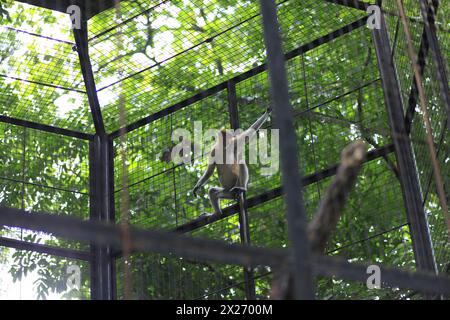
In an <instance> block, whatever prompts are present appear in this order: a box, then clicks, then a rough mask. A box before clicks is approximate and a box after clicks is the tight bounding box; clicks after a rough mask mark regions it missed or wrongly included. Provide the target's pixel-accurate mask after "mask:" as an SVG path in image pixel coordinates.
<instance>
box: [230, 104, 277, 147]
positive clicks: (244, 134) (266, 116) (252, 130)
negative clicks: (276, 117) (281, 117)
mask: <svg viewBox="0 0 450 320" xmlns="http://www.w3.org/2000/svg"><path fill="white" fill-rule="evenodd" d="M271 111H272V109H270V108H269V109H267V111H266V112H265V113H264V114H263V115H262V116H261V117H260V118H259V119H258V120H256V122H255V123H254V124H252V125H251V127H250V128H248V129H247V130H245V131H244V132H242V133H241V134H239V135H238V136H237V138H236V139H237V141H238V142H242V140H243V139H245V138H246V137H248V138H249V139H250V138H251V137H253V135H255V134H256V132H258V130H259V129H261V127H262V125H263V124H264V123H265V122H266V121H267V119H269V115H270V112H271Z"/></svg>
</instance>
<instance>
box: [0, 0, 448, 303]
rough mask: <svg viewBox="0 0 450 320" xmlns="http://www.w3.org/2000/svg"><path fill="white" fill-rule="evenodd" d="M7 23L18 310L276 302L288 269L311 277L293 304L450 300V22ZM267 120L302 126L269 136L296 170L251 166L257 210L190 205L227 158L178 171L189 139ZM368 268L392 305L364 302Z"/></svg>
mask: <svg viewBox="0 0 450 320" xmlns="http://www.w3.org/2000/svg"><path fill="white" fill-rule="evenodd" d="M377 8H381V11H380V14H378V11H377V10H376V9H377ZM0 9H1V14H0V22H1V23H0V88H1V91H0V248H1V249H0V260H1V262H2V263H1V266H2V267H1V270H2V271H3V272H2V274H3V275H2V276H0V283H3V285H2V286H3V287H4V288H5V289H0V298H11V297H12V298H38V299H45V298H54V299H58V298H68V299H105V300H108V299H111V300H112V299H189V300H190V299H249V300H254V299H260V300H264V299H270V298H274V293H273V291H274V288H275V287H277V286H280V283H282V282H283V281H282V279H281V280H280V274H283V270H285V269H283V268H287V269H289V270H290V271H289V272H288V273H289V274H291V278H289V279H288V282H290V283H293V284H298V283H302V285H298V286H296V285H292V286H293V287H294V289H289V290H292V291H293V293H292V294H293V296H294V297H295V298H311V297H315V298H317V299H420V298H423V297H428V298H430V297H434V298H436V297H445V294H447V297H448V295H449V294H450V280H449V278H448V274H449V272H450V251H449V234H448V232H449V229H448V227H449V226H450V225H446V219H447V221H448V219H449V218H448V208H447V202H448V200H449V198H450V192H449V190H450V171H449V170H450V169H449V164H450V158H449V152H450V149H449V138H450V137H449V131H448V128H449V124H450V122H449V116H450V97H449V90H448V84H449V81H448V70H449V65H448V61H449V56H448V53H449V50H450V48H449V46H450V35H449V24H448V23H449V16H450V7H449V6H445V4H444V3H442V4H440V3H439V0H420V1H418V0H416V1H414V0H403V1H397V0H383V1H376V2H373V3H372V2H370V1H358V0H277V1H273V0H262V1H252V0H233V1H221V0H208V1H199V0H183V1H181V0H172V1H168V0H165V1H163V0H158V1H153V0H146V1H144V0H133V1H114V0H96V1H83V0H79V1H76V0H64V1H51V0H47V1H45V0H21V1H2V2H1V7H0ZM274 9H276V10H274ZM403 10H404V15H402V12H403ZM402 17H404V18H405V19H402ZM276 18H277V19H276ZM368 19H369V20H370V19H378V20H376V21H375V22H376V25H375V27H374V26H373V25H370V24H368ZM404 21H406V22H407V23H406V26H405V24H404V23H403V22H404ZM409 36H411V37H409ZM409 38H411V39H409ZM277 39H281V44H282V45H281V46H277V43H278V41H277ZM408 45H411V46H410V47H408ZM410 49H413V52H416V53H417V56H418V59H417V60H415V59H413V60H411V56H410V55H409V53H410V52H411V50H410ZM280 59H283V60H284V62H285V67H280V64H278V66H279V68H274V67H273V66H275V65H276V62H277V61H278V62H279V61H280ZM414 67H416V70H414ZM415 71H416V73H415ZM417 71H418V72H417ZM417 76H418V77H419V79H420V80H419V81H418V80H417ZM277 79H281V80H283V79H285V80H286V81H287V85H285V86H284V85H283V84H284V82H283V81H276V80H277ZM421 89H423V92H422V90H421ZM421 93H423V95H422V97H421ZM423 97H425V99H423ZM421 103H422V104H421ZM424 105H425V106H426V109H423V106H424ZM269 106H273V108H274V114H275V115H274V118H275V120H277V119H286V118H288V119H287V120H288V124H289V126H287V127H284V126H281V127H280V126H278V125H277V121H274V120H273V119H272V121H269V122H267V123H266V124H265V125H264V127H263V129H265V130H263V131H261V132H260V136H261V135H263V136H264V135H265V138H266V140H267V141H269V142H271V143H273V142H274V141H276V140H275V139H271V138H272V136H271V134H272V132H273V131H271V130H270V129H280V136H281V137H282V139H280V141H279V144H280V152H281V161H280V163H275V166H276V167H277V168H278V167H279V168H280V170H276V173H274V174H271V175H267V174H266V173H265V168H266V167H267V165H268V164H267V163H261V162H259V164H250V165H249V170H250V183H249V187H248V191H247V192H246V194H245V198H244V199H243V200H245V201H241V202H237V201H235V200H228V201H223V202H222V207H223V214H222V215H217V214H215V215H212V216H206V215H205V216H201V215H202V214H203V213H204V212H211V210H212V209H211V208H210V203H209V199H208V195H207V192H206V190H207V188H208V187H213V186H217V185H218V180H217V177H215V178H213V179H211V180H210V181H209V182H208V184H207V185H206V187H205V192H201V195H200V197H199V198H196V197H194V196H193V194H192V191H191V190H192V188H193V187H194V185H195V183H196V182H197V180H198V179H199V177H200V176H201V174H202V173H203V171H204V170H205V169H206V167H207V158H208V151H209V150H210V148H211V145H208V144H206V145H201V146H200V149H201V150H202V152H201V153H200V154H199V156H197V157H196V158H195V159H194V160H193V161H192V162H191V163H188V164H185V163H176V162H174V161H172V159H171V158H170V156H169V157H168V154H169V155H170V153H171V151H172V150H173V148H174V146H175V142H174V139H173V133H174V131H175V130H176V129H179V128H182V129H185V130H188V131H189V132H192V133H193V132H194V131H195V129H196V128H197V126H198V124H199V123H201V126H202V127H203V128H204V129H207V128H215V129H220V128H233V129H237V128H243V129H246V128H248V127H249V126H250V125H251V124H252V123H253V122H254V121H255V120H256V119H257V118H258V117H259V116H260V115H261V114H262V113H263V112H264V110H265V109H266V108H267V107H269ZM286 111H289V113H287V114H288V115H289V117H286V116H285V114H286V113H285V112H286ZM424 111H425V113H424ZM424 119H428V120H429V124H431V128H430V127H427V125H426V124H427V122H426V121H425V122H424ZM430 129H432V130H430ZM356 140H363V141H365V142H366V144H367V146H368V152H367V155H366V158H365V160H364V163H363V165H362V167H361V171H360V173H359V175H358V177H357V180H356V182H355V184H354V187H353V188H352V190H351V192H350V195H349V197H348V199H347V201H346V203H345V207H344V210H343V211H342V212H341V217H340V220H339V222H338V225H337V228H336V230H334V231H333V233H332V235H331V237H330V239H329V241H328V243H327V247H326V250H325V251H326V252H325V253H326V254H325V255H319V254H316V253H314V252H310V250H309V249H308V243H307V241H306V242H305V241H304V240H305V239H306V238H307V237H306V230H305V223H302V221H311V219H312V218H313V216H314V215H315V213H316V212H317V209H318V207H319V206H320V203H321V201H322V200H323V199H324V196H325V195H326V193H327V189H328V188H329V187H330V185H331V184H332V182H333V179H334V178H335V175H336V172H337V170H338V167H339V164H340V155H341V152H342V150H343V149H344V148H345V147H346V146H347V145H349V144H350V143H352V142H354V141H356ZM292 142H293V143H294V145H296V146H297V147H298V148H297V149H298V150H297V149H296V148H293V149H289V148H288V145H290V146H292ZM195 143H196V141H193V144H195ZM269 149H270V148H269ZM274 150H275V149H274V146H273V145H272V151H273V152H275V151H274ZM289 150H290V152H287V151H289ZM293 160H295V161H293ZM291 186H294V187H291ZM302 239H303V240H302ZM281 261H282V262H283V263H281ZM369 265H377V266H380V267H381V272H382V274H383V284H382V287H381V289H374V290H369V289H368V288H367V286H366V278H367V277H368V275H367V273H366V270H367V266H369ZM71 270H72V271H71ZM73 270H75V271H73ZM74 275H75V276H78V278H76V279H77V280H78V285H75V286H74V285H73V283H72V282H71V281H69V280H70V279H73V276H74ZM71 277H72V278H71ZM281 278H282V277H281ZM305 279H310V281H307V280H305ZM75 282H77V281H75ZM75 284H76V283H75ZM308 284H309V285H308ZM18 286H20V288H21V290H19V289H18ZM286 290H287V289H286ZM19 291H20V292H19ZM443 295H444V296H443Z"/></svg>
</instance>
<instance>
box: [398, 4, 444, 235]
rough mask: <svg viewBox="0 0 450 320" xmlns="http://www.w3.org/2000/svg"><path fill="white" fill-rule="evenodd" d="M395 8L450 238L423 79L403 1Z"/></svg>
mask: <svg viewBox="0 0 450 320" xmlns="http://www.w3.org/2000/svg"><path fill="white" fill-rule="evenodd" d="M397 6H398V9H399V13H400V19H401V21H402V24H403V29H404V32H405V36H406V43H407V45H408V55H409V58H410V59H411V62H412V66H413V69H414V77H415V80H416V84H417V90H418V93H419V98H420V107H421V109H422V117H423V121H424V124H425V128H426V134H427V139H426V141H427V145H428V149H429V153H430V157H431V164H432V167H433V172H434V178H435V183H436V189H437V193H438V197H439V202H440V204H441V208H442V213H443V214H444V220H445V222H446V224H447V229H448V236H449V237H450V216H449V213H448V204H447V199H446V195H445V191H444V182H443V179H442V173H441V168H440V165H439V161H438V159H437V153H436V147H435V145H434V139H433V129H432V127H431V120H430V115H429V113H428V101H427V99H426V95H425V89H424V87H423V82H422V81H423V79H422V75H421V73H420V67H419V65H418V63H417V61H418V57H417V54H416V52H415V49H414V47H413V44H412V43H413V41H412V37H411V31H410V29H409V24H408V21H407V20H406V13H405V7H404V6H403V0H397Z"/></svg>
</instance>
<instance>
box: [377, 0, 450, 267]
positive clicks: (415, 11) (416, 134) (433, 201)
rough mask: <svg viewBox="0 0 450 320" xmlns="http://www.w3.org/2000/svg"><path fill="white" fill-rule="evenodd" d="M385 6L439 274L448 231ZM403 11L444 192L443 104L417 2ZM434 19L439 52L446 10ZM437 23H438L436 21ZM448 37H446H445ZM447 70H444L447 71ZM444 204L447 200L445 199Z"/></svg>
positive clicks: (409, 79)
mask: <svg viewBox="0 0 450 320" xmlns="http://www.w3.org/2000/svg"><path fill="white" fill-rule="evenodd" d="M385 6H386V7H387V8H388V11H389V12H391V14H388V15H387V16H386V20H387V22H388V25H389V26H390V28H389V32H390V35H391V41H392V42H393V48H394V62H395V65H396V69H397V73H398V77H399V82H400V85H401V93H402V96H403V102H404V106H405V113H406V114H408V113H409V114H411V115H412V116H411V118H410V119H411V120H410V121H411V122H412V123H410V126H411V140H412V145H413V149H414V153H415V158H416V163H417V169H418V176H419V180H420V184H421V187H422V195H423V199H424V208H425V210H426V213H427V216H428V221H429V224H430V231H431V238H432V242H433V246H434V250H435V256H436V262H437V264H438V269H439V271H441V272H445V271H446V270H448V269H447V268H448V265H449V259H450V256H449V252H450V250H449V245H450V244H449V241H448V231H447V229H446V227H445V222H444V219H443V215H442V211H441V208H440V204H439V200H438V197H437V193H436V188H435V180H434V176H433V171H432V165H431V160H430V156H429V151H428V148H427V145H426V130H425V126H424V123H423V119H422V111H421V110H420V106H419V104H418V102H419V99H418V96H417V92H416V91H414V90H413V89H412V87H413V84H414V82H413V81H414V77H413V69H412V67H411V60H410V59H409V57H408V54H407V51H406V40H405V35H404V32H403V29H402V28H401V26H400V27H397V24H399V18H398V8H397V5H396V3H395V1H385ZM405 9H406V11H407V14H408V17H409V24H410V27H411V30H412V34H413V35H414V39H413V40H414V47H415V50H416V52H419V55H420V52H422V57H423V58H422V59H419V64H421V63H422V66H423V79H424V83H423V85H424V89H425V93H426V96H427V99H428V103H429V113H430V117H431V123H432V128H433V136H434V142H435V145H436V149H437V155H438V159H439V161H440V165H441V170H442V176H443V177H444V183H445V190H446V193H447V199H448V198H449V193H448V190H449V188H448V183H449V180H448V176H449V165H448V154H449V153H448V139H449V131H448V118H447V117H448V116H447V111H446V110H445V103H444V102H443V101H442V100H441V95H440V91H439V83H438V80H437V78H436V69H435V68H436V66H435V64H434V61H433V59H432V56H431V53H430V52H429V51H430V49H429V46H428V43H427V41H424V39H423V37H422V35H423V33H424V32H425V31H424V23H423V19H422V16H421V13H420V5H419V2H414V1H407V2H405ZM437 13H438V15H437V16H438V17H440V19H439V18H438V23H437V26H438V30H439V31H438V35H439V37H440V40H441V42H440V43H442V45H443V49H444V50H443V53H444V54H445V48H446V46H448V41H446V40H445V34H447V35H448V32H445V31H443V30H445V23H444V24H443V23H442V20H441V19H442V17H445V16H448V8H447V7H446V6H445V5H444V4H441V6H439V8H438V9H437ZM439 20H440V21H439ZM447 38H448V37H447ZM447 69H448V68H447ZM447 201H448V200H447Z"/></svg>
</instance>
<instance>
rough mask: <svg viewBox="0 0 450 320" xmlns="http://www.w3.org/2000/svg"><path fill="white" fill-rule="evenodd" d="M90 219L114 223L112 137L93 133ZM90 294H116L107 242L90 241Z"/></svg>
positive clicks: (103, 296) (103, 297) (99, 296)
mask: <svg viewBox="0 0 450 320" xmlns="http://www.w3.org/2000/svg"><path fill="white" fill-rule="evenodd" d="M89 159H90V162H89V168H90V190H91V201H90V203H91V209H90V210H91V215H90V219H91V221H97V222H107V223H114V221H115V216H114V215H115V213H114V182H113V179H114V171H113V170H114V163H113V151H112V141H111V140H110V139H109V138H108V137H107V136H106V135H105V136H102V137H100V136H96V139H95V140H94V142H91V145H90V157H89ZM91 252H92V255H93V261H92V263H91V290H92V293H91V296H92V299H95V300H114V299H115V295H116V289H115V282H116V278H115V277H116V275H115V259H114V257H113V255H112V248H111V247H110V246H102V245H99V244H96V243H91Z"/></svg>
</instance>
